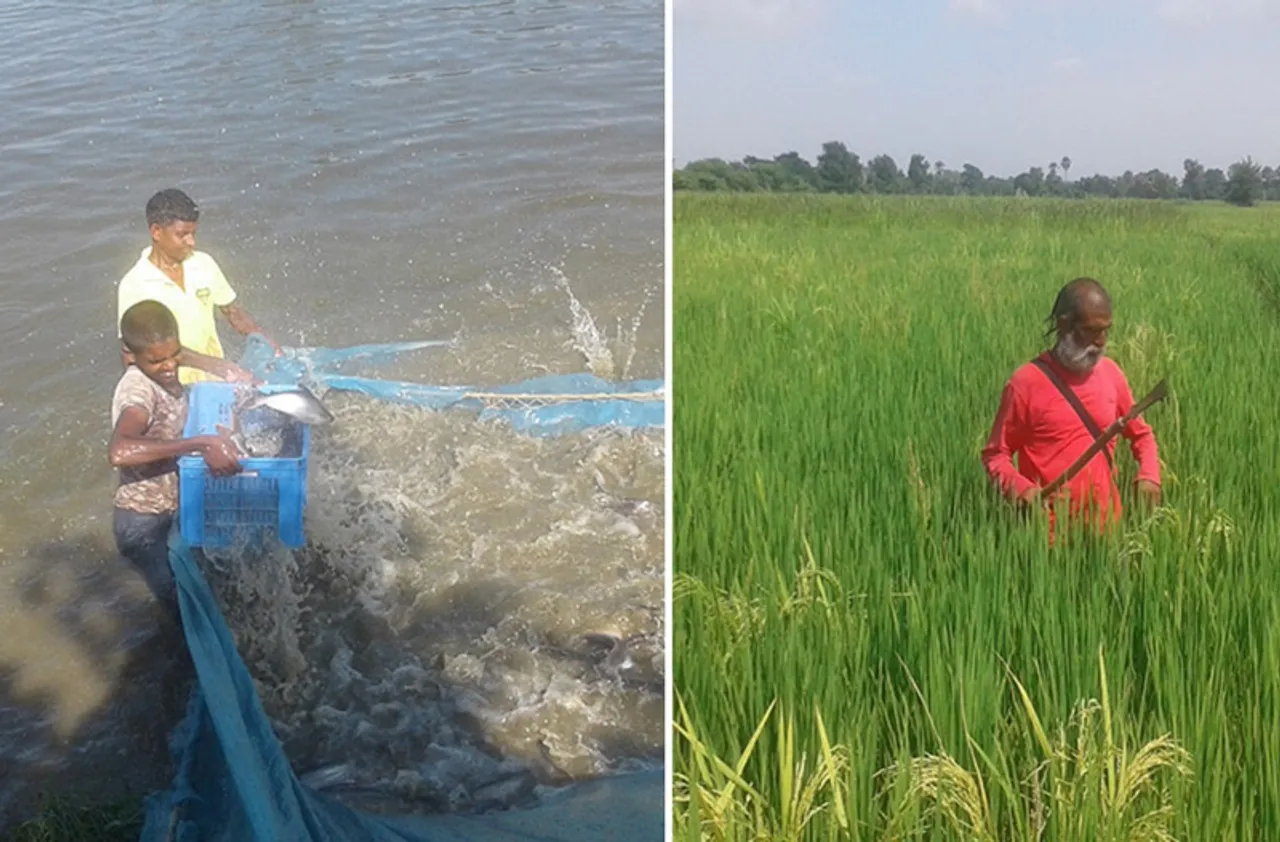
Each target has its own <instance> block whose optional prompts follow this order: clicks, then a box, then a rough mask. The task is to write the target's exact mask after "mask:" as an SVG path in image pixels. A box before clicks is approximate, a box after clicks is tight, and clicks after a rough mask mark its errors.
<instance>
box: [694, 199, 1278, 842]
mask: <svg viewBox="0 0 1280 842" xmlns="http://www.w3.org/2000/svg"><path fill="white" fill-rule="evenodd" d="M673 231H674V246H673V247H674V289H673V297H674V313H673V319H674V331H675V332H674V374H673V378H674V385H675V393H674V395H675V398H674V399H675V404H674V431H673V435H674V451H673V459H674V470H673V475H674V482H675V488H674V495H675V511H676V521H675V535H674V550H673V552H674V607H673V612H674V628H673V633H672V640H673V647H674V651H673V658H674V664H675V667H674V675H673V680H674V687H675V692H676V700H675V722H674V727H675V734H674V739H675V746H674V752H675V769H674V774H675V776H676V792H675V799H676V800H675V808H676V815H675V824H676V838H678V839H700V838H701V839H726V840H727V839H733V840H746V839H753V840H765V839H815V840H819V839H821V840H827V839H856V840H872V839H874V840H885V839H963V840H1001V842H1003V841H1004V840H1046V842H1049V841H1050V840H1080V842H1085V841H1086V840H1155V839H1179V840H1267V839H1277V838H1280V434H1278V433H1277V413H1278V412H1280V208H1276V207H1270V206H1263V207H1257V208H1251V209H1237V208H1230V207H1227V206H1225V205H1222V206H1206V205H1204V204H1202V203H1197V204H1196V205H1194V206H1193V205H1179V204H1173V203H1157V202H1132V203H1128V202H1120V201H1112V200H1099V201H1096V202H1088V201H1061V202H1055V201H1052V200H1019V199H1010V200H1001V199H974V200H966V199H943V198H905V197H882V198H874V197H826V196H809V197H803V196H767V195H766V196H760V195H757V196H741V195H738V196H724V195H706V194H702V195H699V194H677V195H676V197H675V219H674V228H673ZM1079 275H1089V276H1092V277H1095V278H1097V279H1099V280H1100V281H1101V282H1102V283H1103V284H1104V285H1106V286H1107V288H1108V289H1109V291H1110V292H1111V294H1112V298H1113V301H1114V305H1115V328H1114V329H1113V331H1112V335H1111V340H1110V346H1109V348H1110V354H1111V356H1112V357H1113V358H1114V359H1116V360H1117V362H1119V363H1120V365H1121V366H1122V367H1123V369H1124V370H1125V373H1126V375H1127V376H1128V379H1129V382H1130V385H1131V387H1132V389H1133V391H1134V393H1135V397H1141V395H1142V394H1144V393H1145V392H1147V391H1148V390H1149V389H1150V388H1151V386H1153V385H1154V384H1155V383H1156V382H1157V381H1158V380H1160V379H1161V378H1166V377H1167V378H1168V380H1169V384H1170V395H1169V397H1168V399H1167V400H1166V401H1164V402H1163V403H1161V404H1158V405H1157V406H1156V407H1154V408H1153V409H1152V410H1151V411H1150V412H1149V414H1148V416H1147V417H1148V420H1149V421H1150V422H1151V424H1152V425H1153V426H1154V428H1155V432H1156V436H1157V438H1158V443H1159V447H1160V456H1161V461H1162V464H1163V479H1164V496H1165V499H1164V505H1163V506H1162V507H1161V508H1158V509H1156V510H1154V511H1149V512H1144V511H1142V510H1141V509H1140V508H1139V507H1138V506H1137V505H1136V504H1135V503H1134V502H1133V501H1132V498H1131V496H1130V498H1129V500H1128V503H1127V509H1126V513H1125V522H1124V523H1123V525H1122V527H1121V529H1120V530H1119V532H1117V533H1116V534H1115V535H1114V536H1112V537H1111V538H1110V539H1108V540H1102V541H1083V540H1077V541H1073V542H1072V543H1070V545H1067V546H1059V547H1056V548H1055V549H1053V550H1050V549H1049V548H1048V546H1047V541H1046V529H1045V525H1044V523H1043V518H1035V517H1033V518H1031V519H1029V520H1022V519H1019V518H1017V517H1015V516H1014V515H1013V514H1012V513H1011V511H1010V509H1009V508H1008V507H1007V506H1006V505H1004V504H1003V503H1002V502H1001V501H999V500H998V499H996V498H995V497H994V496H993V493H992V492H991V491H990V490H989V487H988V483H987V481H986V478H985V475H984V473H983V469H982V465H981V462H980V459H979V450H980V448H981V446H982V442H983V440H984V439H985V437H986V435H987V433H988V432H989V430H990V426H991V423H992V420H993V416H994V414H995V411H996V407H997V403H998V400H999V395H1000V390H1001V388H1002V386H1003V385H1004V382H1005V380H1006V379H1007V377H1008V376H1009V374H1010V373H1011V372H1012V371H1013V369H1014V367H1016V366H1017V365H1019V364H1021V363H1023V362H1025V361H1026V360H1028V359H1030V358H1031V357H1032V356H1034V355H1035V354H1036V353H1037V352H1038V351H1040V350H1041V349H1043V348H1044V347H1045V346H1046V340H1045V338H1044V331H1045V329H1046V327H1047V325H1046V323H1045V318H1046V316H1047V315H1048V313H1049V310H1050V308H1051V306H1052V304H1053V299H1054V297H1055V295H1056V293H1057V291H1058V289H1059V288H1060V287H1061V285H1062V284H1064V283H1065V282H1066V281H1068V280H1070V279H1071V278H1074V277H1076V276H1079ZM1117 453H1118V455H1119V459H1118V461H1117V464H1118V467H1119V470H1120V472H1121V479H1122V486H1128V485H1129V484H1130V483H1131V482H1132V477H1133V471H1134V464H1133V460H1132V458H1131V456H1130V454H1129V451H1128V446H1127V443H1126V442H1125V441H1124V440H1120V444H1119V447H1118V450H1117Z"/></svg>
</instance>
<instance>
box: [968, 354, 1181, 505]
mask: <svg viewBox="0 0 1280 842" xmlns="http://www.w3.org/2000/svg"><path fill="white" fill-rule="evenodd" d="M1040 359H1042V360H1044V361H1045V362H1047V363H1048V364H1049V365H1050V366H1051V367H1052V368H1053V369H1054V371H1056V372H1057V373H1058V376H1059V377H1061V378H1062V380H1063V381H1064V382H1065V383H1066V384H1067V385H1068V386H1069V387H1070V388H1071V390H1072V391H1073V392H1075V393H1076V396H1077V397H1078V398H1079V399H1080V402H1081V403H1082V404H1083V405H1084V408H1085V410H1086V411H1087V412H1088V413H1089V414H1090V415H1091V416H1093V420H1094V422H1095V423H1096V424H1097V425H1098V429H1100V430H1105V429H1106V428H1107V426H1108V425H1110V424H1111V423H1112V422H1113V421H1115V420H1116V419H1117V418H1119V417H1121V416H1122V415H1124V414H1125V413H1126V412H1128V411H1129V410H1130V409H1131V408H1132V407H1133V403H1134V400H1133V393H1132V392H1130V391H1129V382H1128V380H1127V379H1126V378H1125V376H1124V372H1122V371H1121V370H1120V366H1118V365H1116V363H1115V361H1113V360H1111V359H1110V358H1109V357H1103V358H1102V359H1101V360H1099V361H1098V364H1097V365H1096V366H1094V368H1093V371H1091V372H1089V373H1088V374H1086V375H1083V376H1081V375H1079V374H1076V373H1073V372H1071V371H1070V370H1068V369H1066V368H1064V367H1063V366H1062V365H1060V364H1059V363H1058V361H1057V360H1056V359H1054V357H1053V355H1052V354H1051V353H1049V352H1047V351H1046V352H1045V353H1043V354H1042V355H1041V356H1040ZM1121 435H1123V436H1124V437H1125V438H1126V439H1128V440H1129V447H1130V449H1131V450H1132V452H1133V455H1134V458H1135V459H1136V460H1137V462H1138V475H1137V479H1142V480H1150V481H1151V482H1153V483H1156V484H1157V485H1158V484H1159V483H1160V460H1159V458H1158V455H1157V452H1156V439H1155V434H1154V433H1153V432H1152V430H1151V425H1149V424H1148V423H1147V422H1146V421H1145V420H1143V419H1142V418H1141V417H1138V418H1135V419H1134V420H1133V421H1131V422H1129V424H1128V425H1126V426H1125V427H1124V429H1122V430H1121ZM1092 443H1093V436H1092V435H1091V434H1090V433H1089V430H1088V429H1087V428H1086V427H1085V425H1084V422H1083V421H1081V420H1080V416H1079V415H1077V414H1076V411H1075V410H1074V409H1072V407H1071V404H1069V403H1068V402H1067V399H1066V398H1064V397H1063V396H1062V393H1061V392H1059V391H1058V389H1057V387H1056V386H1054V385H1053V383H1052V381H1050V380H1049V378H1048V377H1047V376H1046V375H1045V373H1044V372H1043V371H1040V369H1039V368H1037V367H1036V366H1035V365H1034V364H1033V363H1030V362H1028V363H1025V364H1024V365H1022V366H1019V367H1018V369H1017V370H1016V371H1014V373H1013V375H1012V376H1011V377H1010V378H1009V381H1008V382H1007V383H1006V384H1005V387H1004V391H1003V393H1002V394H1001V396H1000V409H999V411H998V412H997V413H996V419H995V423H994V424H993V425H992V427H991V435H990V436H989V437H988V438H987V443H986V446H985V447H983V449H982V464H983V465H984V466H985V467H986V469H987V474H988V475H989V476H990V477H991V479H992V480H993V481H994V482H995V483H997V485H998V486H999V488H1000V490H1001V491H1003V492H1005V493H1006V494H1011V495H1012V494H1021V493H1022V492H1024V491H1026V490H1028V489H1030V488H1033V487H1035V486H1041V487H1043V486H1045V485H1048V484H1049V483H1050V482H1052V481H1053V480H1055V479H1057V477H1058V476H1059V475H1060V474H1062V473H1063V472H1064V471H1065V470H1066V469H1067V468H1068V467H1070V465H1071V463H1072V462H1074V461H1075V460H1076V459H1077V458H1078V457H1079V456H1080V454H1082V453H1084V451H1085V450H1086V449H1087V448H1088V447H1089V445H1090V444H1092ZM1115 447H1116V440H1115V439H1112V440H1111V441H1110V442H1108V443H1107V448H1106V449H1107V451H1108V452H1109V453H1110V455H1111V457H1112V458H1113V459H1114V458H1115ZM1015 455H1016V456H1017V457H1018V463H1017V465H1016V466H1015V465H1014V462H1013V458H1014V456H1015ZM1058 493H1059V494H1064V493H1065V494H1066V495H1067V497H1068V498H1069V499H1070V504H1069V509H1068V511H1069V512H1070V513H1071V514H1072V515H1075V514H1078V513H1079V512H1080V511H1081V508H1082V507H1083V506H1085V505H1088V504H1089V503H1096V504H1097V505H1098V507H1099V513H1100V514H1101V515H1102V516H1103V517H1104V518H1105V516H1106V515H1107V514H1110V515H1111V517H1112V519H1113V520H1114V519H1118V518H1119V517H1120V512H1121V505H1120V492H1119V489H1118V488H1117V487H1116V483H1115V480H1114V478H1113V476H1112V473H1111V469H1110V468H1109V467H1108V465H1107V460H1106V457H1105V456H1103V454H1102V453H1101V452H1099V453H1097V454H1096V455H1094V457H1093V458H1092V459H1091V460H1090V461H1089V463H1088V464H1087V465H1085V466H1084V468H1083V469H1081V471H1080V473H1078V474H1076V475H1075V476H1074V477H1073V478H1072V479H1071V481H1070V482H1068V483H1067V484H1066V485H1065V486H1063V488H1062V489H1060V490H1059V492H1058Z"/></svg>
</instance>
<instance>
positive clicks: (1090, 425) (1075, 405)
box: [1031, 357, 1115, 468]
mask: <svg viewBox="0 0 1280 842" xmlns="http://www.w3.org/2000/svg"><path fill="white" fill-rule="evenodd" d="M1031 362H1032V364H1033V365H1035V367H1036V368H1038V369H1040V370H1041V371H1042V372H1044V376H1045V377H1048V378H1049V381H1050V382H1051V383H1053V385H1054V386H1057V387H1058V391H1059V392H1061V393H1062V396H1063V397H1064V398H1066V399H1067V403H1069V404H1071V408H1072V409H1074V410H1075V411H1076V415H1079V416H1080V420H1081V421H1083V422H1084V426H1085V429H1087V430H1088V431H1089V434H1090V435H1092V436H1093V437H1094V439H1097V438H1099V437H1100V436H1101V435H1102V430H1100V429H1098V424H1097V422H1095V421H1094V420H1093V416H1092V415H1090V414H1089V413H1088V411H1087V410H1086V409H1085V408H1084V404H1082V403H1080V398H1078V397H1076V393H1075V392H1073V391H1071V387H1070V386H1068V385H1067V384H1066V383H1064V382H1063V381H1062V378H1061V377H1059V376H1058V372H1056V371H1054V370H1053V368H1052V367H1051V366H1050V365H1049V364H1048V363H1046V362H1045V361H1044V360H1042V359H1041V358H1039V357H1036V358H1035V359H1034V360H1032V361H1031ZM1102 455H1103V456H1104V457H1105V458H1106V460H1107V467H1108V468H1114V467H1115V466H1114V465H1113V464H1111V453H1110V451H1108V450H1107V449H1106V448H1105V447H1104V448H1103V449H1102Z"/></svg>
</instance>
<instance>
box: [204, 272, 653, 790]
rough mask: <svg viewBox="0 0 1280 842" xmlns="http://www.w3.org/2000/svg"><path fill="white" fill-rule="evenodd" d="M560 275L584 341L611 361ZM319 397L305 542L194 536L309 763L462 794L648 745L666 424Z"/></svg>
mask: <svg viewBox="0 0 1280 842" xmlns="http://www.w3.org/2000/svg"><path fill="white" fill-rule="evenodd" d="M561 278H562V280H563V275H562V276H561ZM563 288H564V289H565V291H566V293H567V294H568V295H569V298H570V308H571V311H572V313H573V319H574V330H573V333H574V337H575V343H576V344H577V347H579V348H580V349H581V351H582V353H583V354H584V356H585V357H586V358H587V363H588V365H589V366H590V367H591V370H592V371H593V372H594V373H596V374H597V375H598V376H608V374H612V373H613V365H614V359H613V353H612V351H611V350H610V348H609V347H608V344H607V342H605V340H604V338H603V336H602V335H601V334H600V332H599V331H598V329H597V328H596V326H595V322H594V320H593V319H592V318H591V315H590V313H588V312H587V310H586V309H585V308H584V307H583V306H582V305H581V303H580V302H578V300H577V299H576V298H574V297H573V294H572V292H571V291H570V290H569V287H568V283H567V281H563ZM646 302H647V298H646ZM638 321H639V317H637V318H636V320H635V321H634V322H633V331H634V325H635V324H637V323H638ZM619 322H620V324H621V320H619ZM619 336H621V329H620V330H619ZM632 353H634V342H632ZM629 359H630V357H628V358H627V360H628V364H629ZM625 367H626V365H625V364H624V369H625ZM325 400H326V403H327V404H328V405H329V407H330V409H331V410H332V411H333V412H334V415H335V417H336V420H335V423H334V424H332V425H329V426H327V427H324V428H317V429H315V430H313V431H312V435H313V438H312V453H311V468H310V478H309V486H310V490H309V499H308V513H307V518H308V522H307V529H308V544H307V545H306V546H305V547H304V548H302V549H300V550H297V551H289V550H285V549H281V548H276V549H274V550H271V551H269V552H267V553H262V554H258V555H253V554H249V553H247V552H245V551H236V552H229V553H226V552H224V553H216V552H209V553H207V556H208V558H209V564H208V565H207V568H208V570H207V573H206V575H207V576H208V578H209V582H210V584H211V586H212V587H213V588H214V590H215V593H217V595H218V598H219V601H220V602H221V604H222V606H223V610H224V612H225V614H226V617H227V621H228V624H229V626H230V627H231V629H232V631H233V633H234V635H235V637H236V642H237V646H238V648H239V650H240V652H241V653H242V656H243V657H244V660H245V663H246V665H247V666H248V667H249V671H250V673H251V674H252V675H253V676H254V678H255V682H256V684H257V688H258V692H259V695H260V697H261V699H262V702H263V706H264V709H265V710H266V712H267V715H268V716H269V717H271V719H272V721H273V724H274V727H275V729H276V733H277V734H278V735H279V736H280V738H281V740H282V742H283V743H284V746H285V751H286V753H287V754H288V756H289V758H290V760H291V762H292V763H293V765H294V768H295V769H297V770H299V772H300V773H304V775H303V776H304V779H305V780H308V781H310V782H312V783H313V784H314V785H317V786H323V787H326V788H330V789H331V791H333V792H334V793H335V794H336V795H338V796H339V797H342V798H344V800H348V801H350V802H351V803H353V804H354V805H357V806H359V807H360V808H362V809H371V810H379V809H386V810H405V809H425V810H432V811H435V810H468V809H483V808H492V807H506V806H512V805H516V804H519V803H522V802H523V801H525V800H527V799H529V798H530V797H532V796H534V795H535V794H536V793H537V792H538V788H539V787H541V786H546V785H558V784H561V783H564V782H566V781H568V780H570V779H574V778H583V777H591V776H595V775H600V774H609V773H612V772H618V771H624V770H628V769H633V768H640V767H645V766H653V765H657V764H659V763H660V762H661V755H662V747H663V728H662V723H663V719H662V716H663V679H664V675H663V670H664V668H663V651H664V650H663V647H664V643H663V628H662V600H663V564H664V546H663V518H664V512H663V508H662V505H663V504H662V501H663V484H664V473H663V457H664V454H663V438H662V433H661V430H651V431H627V430H616V429H597V430H590V431H588V432H586V433H584V434H581V435H577V436H569V437H563V438H555V437H551V438H537V437H530V436H525V435H521V434H518V433H516V432H514V431H512V430H510V429H509V428H508V427H506V426H505V425H503V424H502V423H501V422H493V423H479V422H477V421H476V420H475V418H474V416H472V415H470V414H469V413H451V412H430V411H426V410H422V409H418V408H413V407H405V406H399V405H389V404H382V403H378V402H375V401H372V400H370V399H368V398H365V397H363V396H359V395H354V394H347V393H339V392H330V393H329V394H328V395H327V396H326V397H325Z"/></svg>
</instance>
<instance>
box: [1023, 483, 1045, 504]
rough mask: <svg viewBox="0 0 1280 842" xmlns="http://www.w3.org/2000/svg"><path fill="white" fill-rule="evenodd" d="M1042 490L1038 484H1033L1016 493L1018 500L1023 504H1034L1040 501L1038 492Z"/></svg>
mask: <svg viewBox="0 0 1280 842" xmlns="http://www.w3.org/2000/svg"><path fill="white" fill-rule="evenodd" d="M1043 490H1044V489H1042V488H1041V487H1040V486H1038V485H1033V486H1031V487H1030V488H1028V489H1027V490H1026V491H1024V492H1022V493H1021V494H1019V495H1018V502H1019V503H1022V504H1023V505H1024V506H1034V505H1036V504H1037V503H1039V502H1040V492H1041V491H1043Z"/></svg>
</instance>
